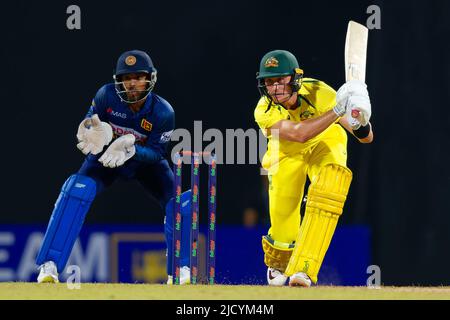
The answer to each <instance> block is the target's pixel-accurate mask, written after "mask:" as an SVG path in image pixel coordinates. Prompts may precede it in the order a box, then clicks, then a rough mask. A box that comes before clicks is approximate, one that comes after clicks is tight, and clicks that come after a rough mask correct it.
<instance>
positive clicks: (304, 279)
mask: <svg viewBox="0 0 450 320" xmlns="http://www.w3.org/2000/svg"><path fill="white" fill-rule="evenodd" d="M289 286H290V287H305V288H309V287H311V279H310V278H309V277H308V275H307V274H306V273H304V272H298V273H296V274H293V275H292V276H291V277H290V278H289Z"/></svg>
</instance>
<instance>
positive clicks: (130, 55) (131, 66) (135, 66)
mask: <svg viewBox="0 0 450 320" xmlns="http://www.w3.org/2000/svg"><path fill="white" fill-rule="evenodd" d="M129 73H147V74H148V80H147V88H146V89H145V90H144V91H141V92H142V95H141V97H140V98H139V99H137V100H129V99H128V97H127V94H126V93H127V90H126V88H125V86H124V84H123V81H122V80H121V76H122V75H124V74H129ZM156 75H157V70H156V68H155V66H154V65H153V61H152V59H151V58H150V56H149V55H148V54H147V53H145V52H144V51H141V50H131V51H126V52H124V53H122V54H121V55H120V57H119V59H118V60H117V65H116V70H115V72H114V76H113V78H114V81H115V85H116V92H117V94H118V95H119V97H120V99H121V100H122V101H124V102H126V103H136V102H138V101H141V100H143V99H145V98H147V96H148V95H149V94H150V92H151V91H152V90H153V88H154V86H155V84H156V79H157V76H156Z"/></svg>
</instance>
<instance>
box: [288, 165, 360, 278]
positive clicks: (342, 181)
mask: <svg viewBox="0 0 450 320" xmlns="http://www.w3.org/2000/svg"><path fill="white" fill-rule="evenodd" d="M351 181H352V172H351V171H350V170H349V169H347V168H345V167H342V166H340V165H336V164H330V165H326V166H325V167H324V168H322V169H321V170H320V172H319V174H318V175H317V176H316V177H315V178H314V181H312V183H311V185H310V187H309V191H308V201H307V203H306V210H305V217H304V219H303V222H302V224H301V226H300V231H299V234H298V237H297V240H296V241H295V243H296V246H295V248H294V252H293V253H292V256H291V259H290V261H289V264H288V266H287V268H286V271H285V274H286V275H288V276H291V275H293V274H294V273H297V272H304V273H306V274H307V275H308V276H309V277H310V278H311V280H312V281H313V282H314V283H316V282H317V275H318V273H319V270H320V267H321V265H322V261H323V259H324V257H325V254H326V252H327V250H328V247H329V245H330V242H331V239H332V237H333V234H334V231H335V229H336V225H337V222H338V219H339V216H340V215H341V214H342V210H343V207H344V203H345V200H346V198H347V194H348V190H349V188H350V183H351Z"/></svg>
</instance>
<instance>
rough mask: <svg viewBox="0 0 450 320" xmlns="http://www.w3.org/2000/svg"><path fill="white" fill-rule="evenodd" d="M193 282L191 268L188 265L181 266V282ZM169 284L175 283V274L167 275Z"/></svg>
mask: <svg viewBox="0 0 450 320" xmlns="http://www.w3.org/2000/svg"><path fill="white" fill-rule="evenodd" d="M190 283H191V268H189V267H188V266H184V267H181V269H180V284H181V285H183V284H190ZM167 284H169V285H171V284H173V276H172V275H170V276H168V277H167Z"/></svg>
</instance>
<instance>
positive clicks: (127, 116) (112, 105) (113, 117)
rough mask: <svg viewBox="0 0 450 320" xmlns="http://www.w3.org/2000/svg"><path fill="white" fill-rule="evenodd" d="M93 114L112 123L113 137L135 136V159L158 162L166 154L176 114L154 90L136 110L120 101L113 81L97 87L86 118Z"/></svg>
mask: <svg viewBox="0 0 450 320" xmlns="http://www.w3.org/2000/svg"><path fill="white" fill-rule="evenodd" d="M93 114H98V117H99V118H100V120H101V121H104V122H106V123H109V124H110V125H111V127H112V129H113V133H114V137H113V139H116V138H118V137H120V136H122V135H125V134H129V133H131V134H133V135H134V136H135V137H136V143H135V147H136V154H135V155H134V156H133V158H132V159H135V160H138V161H142V162H146V163H155V162H157V161H159V160H161V159H163V158H164V157H165V156H166V152H167V146H168V143H169V141H170V136H171V134H172V132H173V130H174V127H175V115H174V111H173V108H172V106H171V105H170V104H169V103H168V102H167V101H166V100H164V99H163V98H161V97H160V96H158V95H157V94H155V93H153V92H151V93H150V94H149V95H148V96H147V99H146V101H145V103H144V105H143V106H142V108H141V110H139V112H137V113H135V112H133V111H132V110H131V109H130V108H129V107H128V105H127V104H126V103H125V102H123V101H122V100H120V98H119V96H118V95H117V93H116V90H115V87H114V84H113V83H110V84H106V85H104V86H103V87H101V88H100V90H98V92H97V94H96V95H95V98H94V100H93V101H92V105H91V107H90V108H89V112H88V113H87V115H86V117H91V116H92V115H93Z"/></svg>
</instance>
